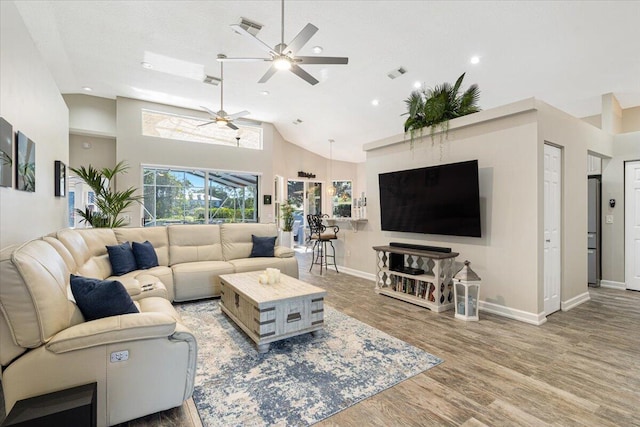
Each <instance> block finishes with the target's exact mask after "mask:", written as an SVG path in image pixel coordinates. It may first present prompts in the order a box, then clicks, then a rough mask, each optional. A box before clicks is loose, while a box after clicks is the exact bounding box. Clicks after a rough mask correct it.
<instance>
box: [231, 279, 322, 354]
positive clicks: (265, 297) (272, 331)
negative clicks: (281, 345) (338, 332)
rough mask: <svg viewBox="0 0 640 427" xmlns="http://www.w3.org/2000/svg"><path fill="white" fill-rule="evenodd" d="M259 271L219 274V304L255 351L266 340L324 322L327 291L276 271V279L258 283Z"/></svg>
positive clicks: (262, 348) (264, 348) (262, 347)
mask: <svg viewBox="0 0 640 427" xmlns="http://www.w3.org/2000/svg"><path fill="white" fill-rule="evenodd" d="M261 273H262V271H252V272H247V273H236V274H225V275H222V276H220V284H221V285H222V296H221V298H220V308H221V309H222V311H223V312H224V313H225V314H226V315H227V316H229V317H230V318H231V320H233V321H234V322H235V323H236V324H237V325H238V326H240V328H242V330H243V331H244V332H245V333H246V334H247V335H248V336H249V338H251V339H252V340H253V341H254V342H255V343H256V345H257V347H258V352H259V353H266V352H267V351H269V345H270V343H272V342H274V341H279V340H282V339H285V338H289V337H293V336H295V335H300V334H305V333H307V332H313V333H314V334H315V333H318V331H320V330H321V329H322V328H323V326H324V297H325V295H326V294H327V292H326V291H325V290H324V289H321V288H318V287H317V286H313V285H310V284H308V283H305V282H303V281H301V280H298V279H294V278H293V277H289V276H286V275H284V274H281V275H280V282H279V283H276V284H273V285H262V284H260V283H259V282H258V276H259V275H260V274H261Z"/></svg>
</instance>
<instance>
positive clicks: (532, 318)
mask: <svg viewBox="0 0 640 427" xmlns="http://www.w3.org/2000/svg"><path fill="white" fill-rule="evenodd" d="M478 308H479V309H480V310H481V311H486V312H487V313H492V314H497V315H498V316H503V317H508V318H509V319H514V320H519V321H521V322H525V323H530V324H532V325H536V326H540V325H542V324H543V323H545V322H546V321H547V316H545V314H544V313H539V314H535V313H529V312H528V311H523V310H518V309H515V308H510V307H506V306H504V305H499V304H494V303H491V302H486V301H480V305H479V306H478Z"/></svg>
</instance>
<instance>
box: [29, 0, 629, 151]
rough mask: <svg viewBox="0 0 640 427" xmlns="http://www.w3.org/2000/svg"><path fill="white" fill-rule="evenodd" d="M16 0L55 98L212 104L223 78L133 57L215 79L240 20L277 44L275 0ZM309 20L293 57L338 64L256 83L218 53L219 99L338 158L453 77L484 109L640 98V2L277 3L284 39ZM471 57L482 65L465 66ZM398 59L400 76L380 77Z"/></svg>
mask: <svg viewBox="0 0 640 427" xmlns="http://www.w3.org/2000/svg"><path fill="white" fill-rule="evenodd" d="M16 4H17V6H18V9H19V11H20V13H21V14H22V16H23V18H24V21H25V23H26V25H27V27H28V29H29V31H30V32H31V34H32V37H33V39H34V41H35V43H36V45H37V46H38V48H39V49H40V50H41V52H42V55H43V57H44V60H45V62H46V64H47V66H48V67H49V69H50V70H51V72H52V73H53V76H54V78H55V79H56V81H57V83H58V86H59V87H60V91H61V92H62V93H64V94H67V93H86V92H83V91H82V88H83V87H84V86H89V87H91V88H93V91H92V92H91V94H92V95H96V96H102V97H108V98H114V97H116V96H125V97H131V98H138V99H144V100H149V101H155V102H161V103H166V104H171V105H177V106H181V107H188V108H193V109H200V108H199V106H200V105H204V106H207V107H209V108H211V109H212V110H214V111H217V110H218V109H219V101H220V87H215V86H211V85H205V84H204V83H202V82H200V81H197V80H195V79H192V78H188V77H182V76H177V75H172V74H168V73H164V72H160V71H158V70H157V69H152V70H148V69H144V68H142V67H141V65H140V64H141V62H142V61H144V60H145V58H153V60H154V61H160V59H162V58H164V60H165V61H167V62H168V63H170V64H174V65H176V67H177V68H178V69H180V70H186V69H188V68H189V67H188V65H191V66H192V67H194V68H195V69H196V70H198V69H200V70H204V71H205V72H206V73H207V74H210V75H213V76H219V75H220V68H219V63H218V62H217V61H216V56H217V54H219V53H224V54H226V55H227V56H229V57H256V56H263V55H262V53H263V52H262V51H260V50H259V49H258V48H257V47H256V46H254V45H253V44H252V43H250V42H249V41H248V40H246V39H244V38H243V37H242V36H240V35H238V34H235V33H234V32H233V31H232V30H231V28H230V27H229V25H231V24H236V23H239V21H240V17H244V18H248V19H250V20H252V21H255V22H258V23H260V24H262V25H263V26H264V27H263V29H262V30H261V31H260V33H259V34H258V37H259V38H260V39H261V40H263V41H264V42H265V43H266V44H268V45H270V46H274V45H275V44H277V43H279V41H280V2H279V1H276V0H268V1H267V0H264V1H77V0H74V1H31V0H29V1H16ZM308 22H311V23H313V24H314V25H315V26H317V27H318V28H319V31H318V32H317V33H316V34H315V36H314V37H313V38H312V39H311V40H310V41H309V43H307V45H306V46H305V47H304V48H303V49H302V50H301V51H299V52H298V54H300V55H316V54H314V53H313V52H312V50H311V48H312V47H313V46H317V45H319V46H322V47H323V48H324V51H323V52H322V53H321V54H320V55H322V56H348V57H349V65H330V66H324V65H306V66H303V68H304V69H305V70H306V71H308V72H309V73H311V74H312V75H313V76H315V77H316V78H317V79H319V80H320V83H319V84H317V85H315V86H311V85H309V84H308V83H306V82H305V81H303V80H302V79H300V78H298V77H297V76H295V75H293V74H292V73H289V72H283V71H280V72H278V73H277V74H276V75H275V76H274V77H272V78H271V80H269V81H268V82H267V83H265V84H259V83H257V81H258V80H259V79H260V77H261V76H262V75H263V74H264V73H265V71H266V70H267V68H268V66H269V65H268V64H267V63H227V64H225V93H224V95H225V96H224V98H225V105H224V106H225V110H226V111H228V112H229V113H235V112H237V111H240V110H244V109H246V110H249V111H250V112H251V115H250V116H249V118H251V119H255V120H259V121H266V122H272V123H274V124H275V126H276V127H277V128H278V130H279V131H280V133H281V134H282V135H283V137H284V138H285V139H286V140H288V141H290V142H293V143H295V144H297V145H300V146H302V147H304V148H306V149H308V150H310V151H313V152H316V153H319V154H321V155H324V156H325V157H328V154H329V142H328V140H329V139H334V140H335V141H336V142H335V143H334V147H333V157H334V158H335V159H340V160H347V161H363V160H364V158H365V156H364V153H363V152H362V149H361V147H362V145H363V144H364V143H367V142H371V141H374V140H377V139H381V138H385V137H388V136H392V135H396V134H399V133H402V126H403V122H404V117H401V114H402V113H404V111H405V106H404V99H406V98H407V96H408V95H409V93H410V92H411V90H412V89H413V84H414V82H416V81H419V82H423V83H424V84H426V86H433V85H435V84H438V83H442V82H444V81H448V82H451V83H453V82H454V81H455V80H456V79H457V77H458V76H459V75H460V74H462V73H463V72H466V73H467V75H466V78H465V82H464V84H463V87H464V88H466V87H467V86H468V85H470V84H472V83H477V84H478V85H479V86H480V90H481V91H482V93H481V97H480V105H481V107H482V108H483V109H488V108H492V107H496V106H499V105H503V104H506V103H510V102H514V101H518V100H521V99H524V98H528V97H536V98H538V99H541V100H543V101H545V102H547V103H549V104H551V105H554V106H556V107H558V108H560V109H562V110H564V111H567V112H568V113H570V114H572V115H574V116H577V117H584V116H589V115H594V114H599V113H600V109H601V103H600V99H601V98H600V96H601V95H602V94H604V93H609V92H613V93H614V94H615V95H616V96H617V97H618V100H619V101H620V103H621V105H622V107H623V108H629V107H633V106H638V105H640V24H639V22H640V2H638V1H629V2H622V1H615V2H614V1H601V2H600V1H551V2H542V1H516V2H507V1H495V2H494V1H472V2H465V1H455V2H454V1H446V2H445V1H443V2H431V1H346V0H341V1H326V0H325V1H302V0H292V1H287V2H285V35H284V38H285V42H286V43H288V42H290V41H291V40H292V39H293V37H294V36H295V35H296V34H297V33H298V32H299V31H300V30H301V29H302V28H303V27H304V26H305V24H306V23H308ZM145 55H146V56H145ZM473 55H478V56H480V58H481V62H480V63H479V64H477V65H471V64H470V62H469V60H470V57H471V56H473ZM181 61H183V62H181ZM149 62H152V61H151V60H150V61H149ZM189 63H190V64H189ZM154 65H157V64H154ZM399 66H403V67H405V68H406V69H407V70H408V72H407V73H406V74H405V75H403V76H401V77H399V78H397V79H395V80H391V79H389V78H388V77H387V73H388V72H389V71H391V70H393V69H395V68H397V67H399ZM263 90H267V91H269V92H270V95H268V96H265V95H261V94H260V92H261V91H263ZM373 99H378V100H379V105H378V106H377V107H374V106H372V104H371V101H372V100H373ZM203 116H204V114H203ZM296 119H300V120H302V121H303V123H301V124H299V125H294V124H293V121H295V120H296Z"/></svg>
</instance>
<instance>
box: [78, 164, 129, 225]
mask: <svg viewBox="0 0 640 427" xmlns="http://www.w3.org/2000/svg"><path fill="white" fill-rule="evenodd" d="M69 169H71V171H73V173H75V174H76V175H77V176H78V177H79V178H81V179H82V180H83V181H84V182H86V183H87V185H88V186H89V187H90V188H91V190H93V192H94V193H95V205H96V207H97V209H95V210H94V209H90V208H89V207H86V208H85V209H84V210H82V209H76V212H77V213H78V215H80V217H82V220H81V221H82V222H86V223H87V224H89V225H91V226H92V227H94V228H115V227H120V226H122V225H124V223H125V219H124V218H122V217H120V218H119V216H120V214H121V213H122V212H123V211H124V210H125V209H127V208H128V207H129V206H131V205H132V204H133V203H136V202H138V201H139V200H140V198H141V196H134V195H133V194H134V193H135V192H136V191H138V190H137V188H135V187H129V188H127V189H125V190H121V191H116V190H115V188H114V187H115V185H114V178H115V177H116V176H117V175H118V174H121V173H126V171H127V169H129V167H128V166H127V165H126V163H125V162H124V161H122V162H119V163H118V164H117V165H115V167H113V168H102V169H96V168H95V167H93V166H92V165H89V166H87V167H84V166H81V167H79V168H69Z"/></svg>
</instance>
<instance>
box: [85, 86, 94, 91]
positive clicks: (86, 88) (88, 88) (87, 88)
mask: <svg viewBox="0 0 640 427" xmlns="http://www.w3.org/2000/svg"><path fill="white" fill-rule="evenodd" d="M82 90H84V91H85V92H91V91H92V90H93V89H91V88H90V87H89V86H83V87H82Z"/></svg>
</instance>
